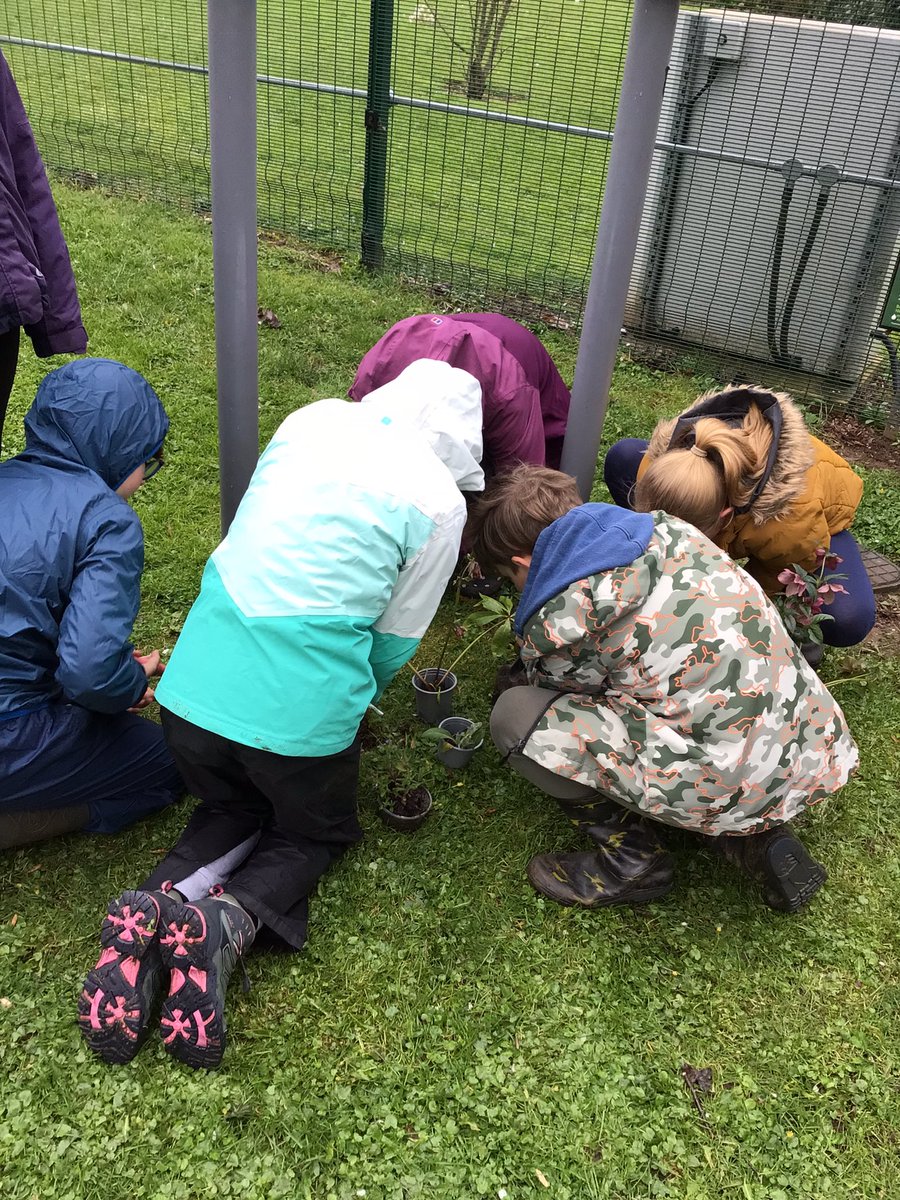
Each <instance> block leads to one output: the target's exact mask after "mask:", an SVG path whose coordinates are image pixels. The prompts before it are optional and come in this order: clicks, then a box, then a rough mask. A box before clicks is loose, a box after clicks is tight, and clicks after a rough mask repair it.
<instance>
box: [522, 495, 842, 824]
mask: <svg viewBox="0 0 900 1200" xmlns="http://www.w3.org/2000/svg"><path fill="white" fill-rule="evenodd" d="M652 517H653V522H654V531H653V534H652V536H651V537H650V539H649V542H648V543H647V546H646V550H645V551H644V553H643V554H641V555H639V556H638V557H636V558H635V559H634V561H633V562H631V563H630V564H628V565H626V566H621V567H616V568H614V569H611V570H608V571H603V572H600V573H597V574H592V575H588V576H587V577H586V578H582V579H576V580H575V581H574V582H572V583H571V584H569V586H568V587H566V588H565V589H564V590H563V591H561V592H560V593H559V594H557V595H555V596H554V597H553V598H552V599H550V600H548V601H546V602H545V603H543V604H542V605H541V606H540V607H539V608H538V609H537V610H536V611H535V612H533V613H532V614H531V615H530V616H529V617H528V618H527V619H526V620H525V621H524V623H523V625H522V627H521V637H520V654H521V657H522V660H523V661H524V663H525V664H526V667H527V670H528V675H529V679H530V682H532V683H535V684H539V685H542V686H543V687H547V688H553V689H557V690H559V691H560V692H563V693H565V694H564V695H562V696H560V697H559V699H557V700H555V701H554V702H552V703H551V704H550V706H549V707H548V709H547V710H546V712H545V714H544V716H543V717H542V718H541V720H540V721H539V722H538V724H537V726H536V727H535V728H534V730H533V731H532V733H531V735H530V736H529V738H528V740H527V741H526V742H525V744H524V746H523V747H522V752H523V753H524V754H525V755H526V757H528V758H530V759H532V760H533V761H534V762H536V763H539V764H540V765H541V766H543V767H546V768H548V769H549V770H551V771H555V772H556V773H557V774H559V775H564V776H565V777H566V778H569V779H573V780H576V781H577V782H579V783H583V784H587V785H589V786H591V787H595V788H597V789H598V790H600V791H603V792H606V793H607V794H609V795H610V796H611V797H612V798H614V799H615V800H616V801H618V802H619V803H621V804H623V805H624V806H626V807H628V808H630V809H633V810H635V811H638V812H641V813H643V814H644V815H646V816H648V817H652V818H654V819H655V820H658V821H663V822H665V823H666V824H669V825H676V826H679V827H682V828H685V829H690V830H693V831H695V832H698V833H704V834H709V835H719V834H748V833H755V832H758V831H760V830H762V829H764V828H767V827H768V826H770V825H774V824H779V823H781V822H784V821H788V820H790V819H791V818H792V817H794V816H796V815H797V814H798V813H800V812H802V811H803V810H804V809H805V808H807V807H808V806H809V805H811V804H815V803H816V802H818V801H820V800H823V799H824V798H825V797H826V796H829V795H830V794H831V793H833V792H835V791H836V790H837V789H838V788H840V787H841V786H842V785H843V784H844V783H846V781H847V779H848V778H849V776H850V774H851V772H852V771H853V769H854V768H855V766H856V764H857V761H858V753H857V749H856V745H855V744H854V742H853V739H852V738H851V736H850V734H849V732H848V730H847V726H846V723H845V720H844V715H843V713H842V712H841V710H840V708H839V707H838V705H837V704H836V703H835V701H834V699H833V698H832V696H831V694H830V693H829V692H828V690H827V689H826V687H825V685H824V684H823V683H822V682H821V680H820V679H819V678H818V676H817V675H816V674H815V672H814V671H813V670H812V669H811V668H810V667H809V666H808V665H807V663H806V662H805V660H804V659H803V657H802V655H801V654H800V653H799V651H798V650H797V648H796V646H795V645H794V643H793V641H792V640H791V638H790V637H789V636H788V634H787V632H786V631H785V629H784V626H783V625H782V623H781V620H780V618H779V617H778V615H777V613H776V612H775V610H774V609H773V608H772V607H771V605H770V604H769V602H768V601H767V600H766V598H765V596H764V595H763V593H762V591H761V590H760V588H759V586H758V585H757V584H756V583H755V582H754V581H753V580H752V579H751V578H750V576H749V575H748V574H747V573H746V572H744V571H743V570H741V569H740V568H739V567H737V566H735V565H734V563H733V562H732V561H731V560H730V559H729V558H728V557H727V556H726V555H725V554H723V553H722V552H721V551H720V550H718V549H717V548H716V547H715V546H714V545H713V544H712V543H711V542H710V541H709V540H708V539H707V538H705V537H704V536H703V535H702V534H700V533H698V532H697V530H696V529H694V528H693V527H692V526H690V525H687V524H685V523H684V522H682V521H679V520H677V519H675V518H672V517H669V516H667V515H666V514H664V513H660V512H656V513H653V514H652ZM565 519H566V518H561V520H565ZM535 565H538V564H537V560H535V563H533V564H532V569H534V567H535ZM540 565H542V566H544V567H545V568H546V569H549V570H552V564H540ZM529 582H530V577H529Z"/></svg>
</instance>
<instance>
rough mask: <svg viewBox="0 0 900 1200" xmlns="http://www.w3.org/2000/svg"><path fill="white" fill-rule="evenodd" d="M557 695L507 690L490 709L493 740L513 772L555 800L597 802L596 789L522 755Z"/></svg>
mask: <svg viewBox="0 0 900 1200" xmlns="http://www.w3.org/2000/svg"><path fill="white" fill-rule="evenodd" d="M558 695H559V692H556V691H551V689H549V688H540V687H511V688H507V690H506V691H505V692H503V693H501V695H500V696H499V697H498V699H497V703H496V704H495V705H494V707H493V709H492V710H491V737H492V738H493V739H494V745H495V746H496V747H497V749H498V750H499V751H500V753H501V754H502V755H503V758H504V759H505V760H506V761H507V762H508V763H509V765H510V766H511V767H512V768H513V770H514V771H515V772H516V773H517V774H518V775H521V776H522V778H523V779H527V780H528V782H529V783H533V784H534V785H535V787H539V788H540V789H541V791H542V792H545V793H546V794H547V795H548V796H552V797H553V799H554V800H581V801H583V802H589V801H593V800H597V799H599V798H600V796H601V793H600V792H599V791H598V790H597V789H596V788H592V787H588V786H587V784H584V783H576V782H575V781H574V780H572V779H565V778H564V777H563V776H562V775H557V774H556V772H555V771H548V770H547V768H546V767H542V766H540V765H539V764H538V763H536V762H532V760H531V759H530V758H526V757H525V755H524V754H523V753H522V748H523V746H524V745H525V743H526V742H527V741H528V739H529V738H530V737H531V734H532V733H533V732H534V727H535V726H536V725H537V723H538V721H540V719H541V717H542V716H543V715H544V713H545V712H546V711H547V709H548V708H549V707H550V705H551V704H552V703H553V702H554V700H556V698H557V697H558Z"/></svg>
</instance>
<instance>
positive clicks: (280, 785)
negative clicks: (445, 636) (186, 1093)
mask: <svg viewBox="0 0 900 1200" xmlns="http://www.w3.org/2000/svg"><path fill="white" fill-rule="evenodd" d="M481 453H482V442H481V389H480V387H479V385H478V383H477V382H476V381H475V380H474V379H473V378H472V377H471V376H470V375H468V374H466V372H465V371H459V370H456V369H455V368H453V367H450V366H449V365H448V364H447V363H443V362H422V363H414V364H413V365H412V366H410V367H407V369H406V370H405V371H403V372H402V373H401V374H400V375H399V376H398V377H397V378H396V379H394V380H391V382H390V383H388V384H386V385H385V386H384V387H383V388H379V389H377V390H376V391H374V392H372V393H371V395H369V396H367V397H366V399H365V401H364V402H363V403H362V404H350V403H348V402H347V401H344V400H321V401H319V402H318V403H317V404H310V405H308V406H307V407H306V408H302V409H300V410H299V411H298V412H295V413H293V414H292V415H291V416H289V417H288V418H287V419H286V420H285V421H284V422H283V423H282V425H281V427H280V428H279V429H278V431H277V432H276V434H275V436H274V438H273V439H272V441H271V442H270V443H269V446H268V448H267V449H266V451H265V453H264V454H263V456H262V458H261V459H260V461H259V464H258V466H257V468H256V471H255V472H254V475H253V478H252V479H251V481H250V485H249V487H248V489H247V493H246V495H245V496H244V498H243V500H242V501H241V504H240V507H239V509H238V511H237V514H236V516H235V518H234V521H233V523H232V525H231V528H230V529H229V531H228V535H227V537H226V538H225V540H224V541H223V542H222V543H221V545H220V546H219V547H218V549H217V550H216V551H215V552H214V553H213V555H212V557H211V558H210V560H209V562H208V563H207V565H206V570H205V571H204V573H203V583H202V586H201V591H200V596H199V598H198V599H197V601H196V603H195V604H194V606H193V608H192V609H191V611H190V613H189V614H188V617H187V621H186V622H185V626H184V629H183V631H182V633H181V636H180V637H179V639H178V642H177V644H176V646H175V649H174V652H173V654H172V657H171V659H170V661H169V664H168V666H167V668H166V674H165V678H164V679H163V684H164V685H165V686H164V687H160V688H159V689H158V691H157V698H158V699H159V702H160V706H161V709H162V723H163V731H164V733H165V735H166V741H167V742H168V745H169V749H170V750H171V752H172V756H173V758H174V760H175V762H176V763H177V764H178V766H179V769H180V770H181V772H182V776H183V778H184V781H185V784H186V785H187V788H188V790H189V791H191V792H192V793H193V794H194V795H195V796H197V797H198V798H199V800H200V804H199V805H198V807H197V809H196V810H195V812H194V814H193V816H192V817H191V819H190V821H189V822H188V825H187V828H186V829H185V831H184V833H183V834H182V835H181V837H180V838H179V840H178V842H177V844H176V845H175V846H174V848H173V849H172V850H171V851H170V852H169V854H167V855H166V857H165V858H164V859H163V861H162V862H161V863H160V864H159V866H158V867H157V868H156V870H155V871H154V872H153V873H152V874H151V875H150V877H149V879H147V880H146V881H145V882H144V883H143V884H142V885H141V887H140V888H139V889H137V890H135V891H130V892H126V893H124V894H123V895H122V896H120V897H119V898H118V899H117V900H114V901H113V902H112V903H111V904H110V906H109V911H108V912H107V915H106V920H105V921H104V923H103V928H102V932H101V942H102V944H103V947H104V950H103V953H102V954H101V955H100V958H99V960H98V961H97V963H96V964H95V966H94V968H93V969H92V970H91V972H90V974H89V975H88V977H87V980H86V982H85V985H84V988H83V990H82V993H81V997H80V1001H79V1019H80V1022H81V1028H82V1032H83V1033H84V1036H85V1038H86V1039H87V1041H88V1044H89V1045H90V1047H91V1049H92V1050H94V1051H95V1052H96V1053H97V1054H99V1055H100V1057H101V1058H103V1059H105V1060H106V1061H107V1062H127V1061H128V1060H129V1059H131V1058H133V1057H134V1055H135V1054H136V1053H137V1051H138V1049H139V1048H140V1046H141V1044H142V1042H143V1041H144V1039H145V1038H146V1036H147V1033H148V1032H149V1029H150V1024H151V1021H152V1020H153V1018H154V1017H155V1015H156V1009H157V1008H158V1007H159V1006H160V1005H161V1012H160V1015H159V1025H160V1032H161V1036H162V1041H163V1044H164V1046H165V1047H166V1049H167V1050H168V1052H169V1053H170V1054H171V1055H172V1056H173V1057H174V1058H176V1059H178V1060H180V1061H181V1062H184V1063H187V1064H188V1065H189V1066H192V1067H215V1066H218V1064H219V1062H220V1060H221V1058H222V1054H223V1052H224V1049H225V1029H226V1023H225V992H226V989H227V987H228V980H229V977H230V976H231V974H232V972H233V970H234V968H235V966H236V965H237V964H238V962H239V960H240V959H242V958H243V956H244V955H245V954H246V953H247V951H248V950H249V949H250V947H251V945H252V944H253V942H254V940H255V938H256V937H257V935H258V934H259V933H260V931H261V930H262V929H266V930H267V931H268V933H269V936H274V937H276V938H278V939H280V940H281V941H282V942H283V943H285V944H286V945H288V946H290V947H292V948H293V949H300V947H302V945H303V943H304V941H305V940H306V928H307V917H308V904H309V895H310V893H311V892H312V891H313V890H314V889H315V887H316V884H317V883H318V880H319V879H320V877H321V876H322V875H323V874H324V873H325V871H327V870H328V868H329V867H330V866H331V865H332V864H333V863H334V862H336V861H337V860H338V859H339V858H340V857H341V855H342V854H343V853H344V851H345V850H346V849H347V848H348V847H349V846H351V845H353V844H354V843H355V842H358V841H359V840H360V839H361V837H362V830H361V829H360V827H359V822H358V819H357V811H356V792H357V782H358V776H359V755H360V738H359V726H360V723H361V721H362V718H363V716H364V714H365V712H366V709H367V708H368V706H369V704H370V703H371V702H372V701H373V700H376V699H377V697H378V696H379V695H380V693H381V692H382V691H383V690H384V689H385V688H386V687H387V685H388V684H389V683H390V681H391V679H392V678H393V677H394V675H395V674H396V672H397V671H399V670H400V668H401V667H402V666H403V664H404V663H405V662H407V661H408V660H409V659H410V658H411V657H412V655H413V653H414V652H415V649H416V646H417V645H418V643H419V639H420V638H421V637H422V635H423V633H424V632H425V630H426V629H427V628H428V625H429V623H430V621H431V618H432V617H433V616H434V613H435V611H436V609H437V606H438V604H439V602H440V599H441V596H442V594H443V592H444V589H445V587H446V586H447V583H448V581H449V579H450V574H451V572H452V570H453V566H454V564H455V562H456V558H457V554H458V552H459V541H460V537H461V534H462V530H463V525H464V523H465V516H466V506H465V502H464V500H463V498H462V495H461V494H460V493H461V492H462V491H467V490H473V491H480V490H481V488H482V487H483V485H484V475H483V473H482V469H481V466H480V465H479V464H480V459H481ZM223 887H224V888H227V891H225V890H223Z"/></svg>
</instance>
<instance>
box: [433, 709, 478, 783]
mask: <svg viewBox="0 0 900 1200" xmlns="http://www.w3.org/2000/svg"><path fill="white" fill-rule="evenodd" d="M474 724H475V722H474V721H470V720H469V718H468V717H445V718H444V720H443V721H441V723H440V724H439V725H438V729H443V730H445V731H446V732H447V733H450V734H460V733H464V732H465V730H467V729H471V728H472V726H473V725H474ZM483 745H484V738H482V739H481V741H480V742H478V744H477V745H475V746H465V747H460V746H453V745H449V744H447V743H445V744H444V745H442V746H438V748H437V750H436V751H435V754H436V755H437V757H438V758H439V759H440V760H441V762H442V763H443V764H444V766H445V767H449V768H450V769H451V770H452V771H459V770H460V769H461V768H462V767H464V766H466V765H467V764H468V762H469V759H470V758H471V757H472V755H473V754H474V753H475V751H476V750H480V749H481V747H482V746H483Z"/></svg>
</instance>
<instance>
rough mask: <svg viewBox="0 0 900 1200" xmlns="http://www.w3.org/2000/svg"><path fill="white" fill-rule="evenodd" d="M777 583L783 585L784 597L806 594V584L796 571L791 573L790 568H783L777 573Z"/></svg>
mask: <svg viewBox="0 0 900 1200" xmlns="http://www.w3.org/2000/svg"><path fill="white" fill-rule="evenodd" d="M778 582H779V583H783V584H784V594H785V595H786V596H802V595H804V594H805V593H806V583H805V582H804V580H803V578H802V577H801V576H800V575H798V574H797V572H796V571H792V570H791V569H790V567H785V568H784V570H783V571H779V572H778Z"/></svg>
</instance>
